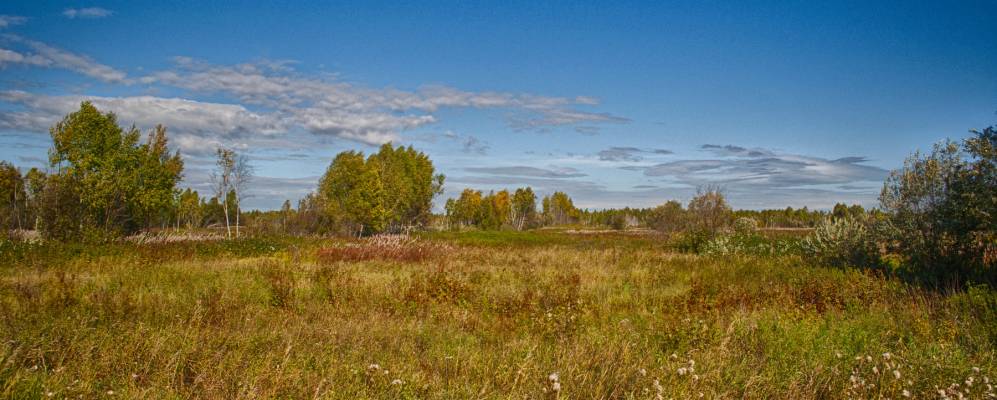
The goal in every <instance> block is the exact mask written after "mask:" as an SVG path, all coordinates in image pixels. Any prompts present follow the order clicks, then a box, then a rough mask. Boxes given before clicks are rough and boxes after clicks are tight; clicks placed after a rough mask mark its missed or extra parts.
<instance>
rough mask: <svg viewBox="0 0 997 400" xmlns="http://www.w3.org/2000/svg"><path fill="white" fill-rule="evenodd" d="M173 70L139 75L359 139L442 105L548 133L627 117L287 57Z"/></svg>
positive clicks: (410, 124) (577, 102)
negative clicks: (502, 115)
mask: <svg viewBox="0 0 997 400" xmlns="http://www.w3.org/2000/svg"><path fill="white" fill-rule="evenodd" d="M175 61H176V66H175V68H173V69H170V70H166V71H159V72H155V73H152V74H149V75H148V76H145V77H143V78H141V79H140V81H141V82H143V83H146V84H158V85H167V86H172V87H177V88H182V89H187V90H190V91H192V92H196V93H210V94H221V95H226V96H231V97H234V98H236V99H238V100H239V101H241V102H245V103H247V104H252V105H258V106H263V107H268V108H273V109H275V110H277V111H279V112H281V113H283V114H286V115H287V117H288V118H290V119H294V120H296V121H297V123H298V124H299V125H301V126H303V127H305V128H306V129H308V130H309V131H311V132H313V133H318V134H330V135H334V136H338V137H342V138H346V139H350V140H355V141H358V142H363V143H369V144H380V143H384V142H387V141H391V140H397V139H398V138H399V136H398V134H399V132H401V131H405V130H411V129H415V128H418V127H421V126H425V125H429V124H433V123H436V122H437V117H436V115H435V112H436V111H438V110H440V109H443V108H476V109H504V110H507V111H509V113H508V121H509V124H510V126H512V127H513V128H514V129H516V130H543V129H549V128H551V127H561V126H564V127H575V128H579V129H583V128H584V127H585V126H591V125H592V124H597V123H604V122H617V123H619V122H626V121H627V120H626V119H625V118H622V117H617V116H614V115H611V114H608V113H594V112H588V111H583V110H579V109H576V108H574V107H578V106H591V105H593V104H594V103H595V101H594V99H591V98H588V97H576V98H566V97H545V96H536V95H530V94H514V93H503V92H467V91H462V90H459V89H455V88H451V87H446V86H438V85H437V86H426V87H422V88H419V89H418V90H415V91H405V90H398V89H377V88H368V87H363V86H359V85H356V84H352V83H347V82H342V81H339V80H335V79H331V78H322V77H309V76H302V75H300V74H298V73H296V71H295V70H294V69H293V67H292V63H289V62H258V63H247V64H238V65H230V66H226V65H213V64H208V63H205V62H202V61H198V60H194V59H190V58H186V57H177V58H176V59H175Z"/></svg>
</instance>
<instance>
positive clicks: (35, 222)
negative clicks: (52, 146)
mask: <svg viewBox="0 0 997 400" xmlns="http://www.w3.org/2000/svg"><path fill="white" fill-rule="evenodd" d="M47 178H48V176H47V175H45V173H44V172H42V171H41V170H40V169H38V168H31V169H29V170H28V173H26V174H24V181H25V182H24V183H25V194H26V195H27V201H26V205H27V208H28V217H29V221H30V226H29V227H30V228H31V229H38V226H39V221H40V218H39V212H40V211H39V207H40V203H41V197H42V192H43V191H44V190H45V181H46V179H47Z"/></svg>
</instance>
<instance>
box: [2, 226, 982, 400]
mask: <svg viewBox="0 0 997 400" xmlns="http://www.w3.org/2000/svg"><path fill="white" fill-rule="evenodd" d="M0 254H2V257H0V258H2V260H0V339H2V340H0V397H2V398H24V399H30V398H318V399H340V398H342V399H356V398H420V399H427V398H428V399H434V398H435V399H452V398H485V399H491V398H495V399H505V398H532V399H539V398H550V399H554V398H560V399H571V398H583V399H589V398H593V399H597V398H599V399H601V398H622V399H667V398H700V397H702V398H794V399H807V398H822V399H823V398H894V399H897V398H906V397H911V398H963V397H966V398H994V397H995V391H994V389H993V386H992V385H993V382H992V380H993V379H994V378H997V377H995V376H994V372H995V367H997V354H995V344H997V293H995V292H994V291H993V290H992V289H989V288H987V287H983V286H970V287H968V288H961V289H959V290H954V289H953V290H946V289H940V288H926V287H921V286H918V285H916V284H912V283H908V282H906V281H904V280H901V279H897V278H892V277H887V276H882V275H881V274H879V273H876V272H873V271H870V270H862V269H854V268H830V267H825V266H821V265H813V264H812V263H811V262H808V261H805V260H804V259H802V258H801V257H799V256H797V255H794V254H782V255H764V256H760V255H729V256H707V255H696V254H689V253H685V252H682V251H679V250H678V249H677V248H676V247H675V246H674V245H672V243H671V242H670V241H669V240H667V239H666V238H664V237H663V236H661V235H658V234H650V233H642V234H622V233H612V232H593V233H577V232H575V233H570V232H564V231H560V232H559V231H531V232H484V231H478V232H461V233H452V232H446V233H422V234H417V235H414V236H412V237H401V236H375V237H372V238H365V239H327V238H291V237H278V238H263V237H257V238H249V239H241V240H231V241H224V240H216V241H200V242H199V241H181V242H176V243H144V244H138V243H114V244H105V245H100V246H93V245H73V244H60V243H58V242H36V243H30V242H14V241H5V242H2V244H0Z"/></svg>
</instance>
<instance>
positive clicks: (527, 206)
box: [444, 187, 537, 230]
mask: <svg viewBox="0 0 997 400" xmlns="http://www.w3.org/2000/svg"><path fill="white" fill-rule="evenodd" d="M444 211H445V212H446V219H447V223H448V225H449V226H450V228H453V229H456V228H461V227H466V226H474V227H478V228H481V229H490V230H497V229H502V228H512V229H516V230H522V229H524V228H529V227H531V226H533V225H534V224H535V223H536V222H537V221H536V220H537V215H536V195H534V194H533V189H531V188H529V187H526V188H520V189H516V191H515V194H513V195H510V194H509V191H508V190H500V191H498V192H490V193H488V195H487V196H482V194H481V191H479V190H474V189H464V191H463V192H461V194H460V197H458V198H457V199H448V200H447V202H446V205H445V206H444Z"/></svg>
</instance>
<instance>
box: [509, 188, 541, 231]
mask: <svg viewBox="0 0 997 400" xmlns="http://www.w3.org/2000/svg"><path fill="white" fill-rule="evenodd" d="M537 218H538V217H537V195H535V194H533V188H531V187H529V186H527V187H525V188H518V189H516V192H515V193H514V194H513V195H512V223H513V225H514V226H515V228H516V230H523V229H527V228H532V227H533V226H535V225H536V224H537V223H538V222H539V221H538V220H537Z"/></svg>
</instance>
